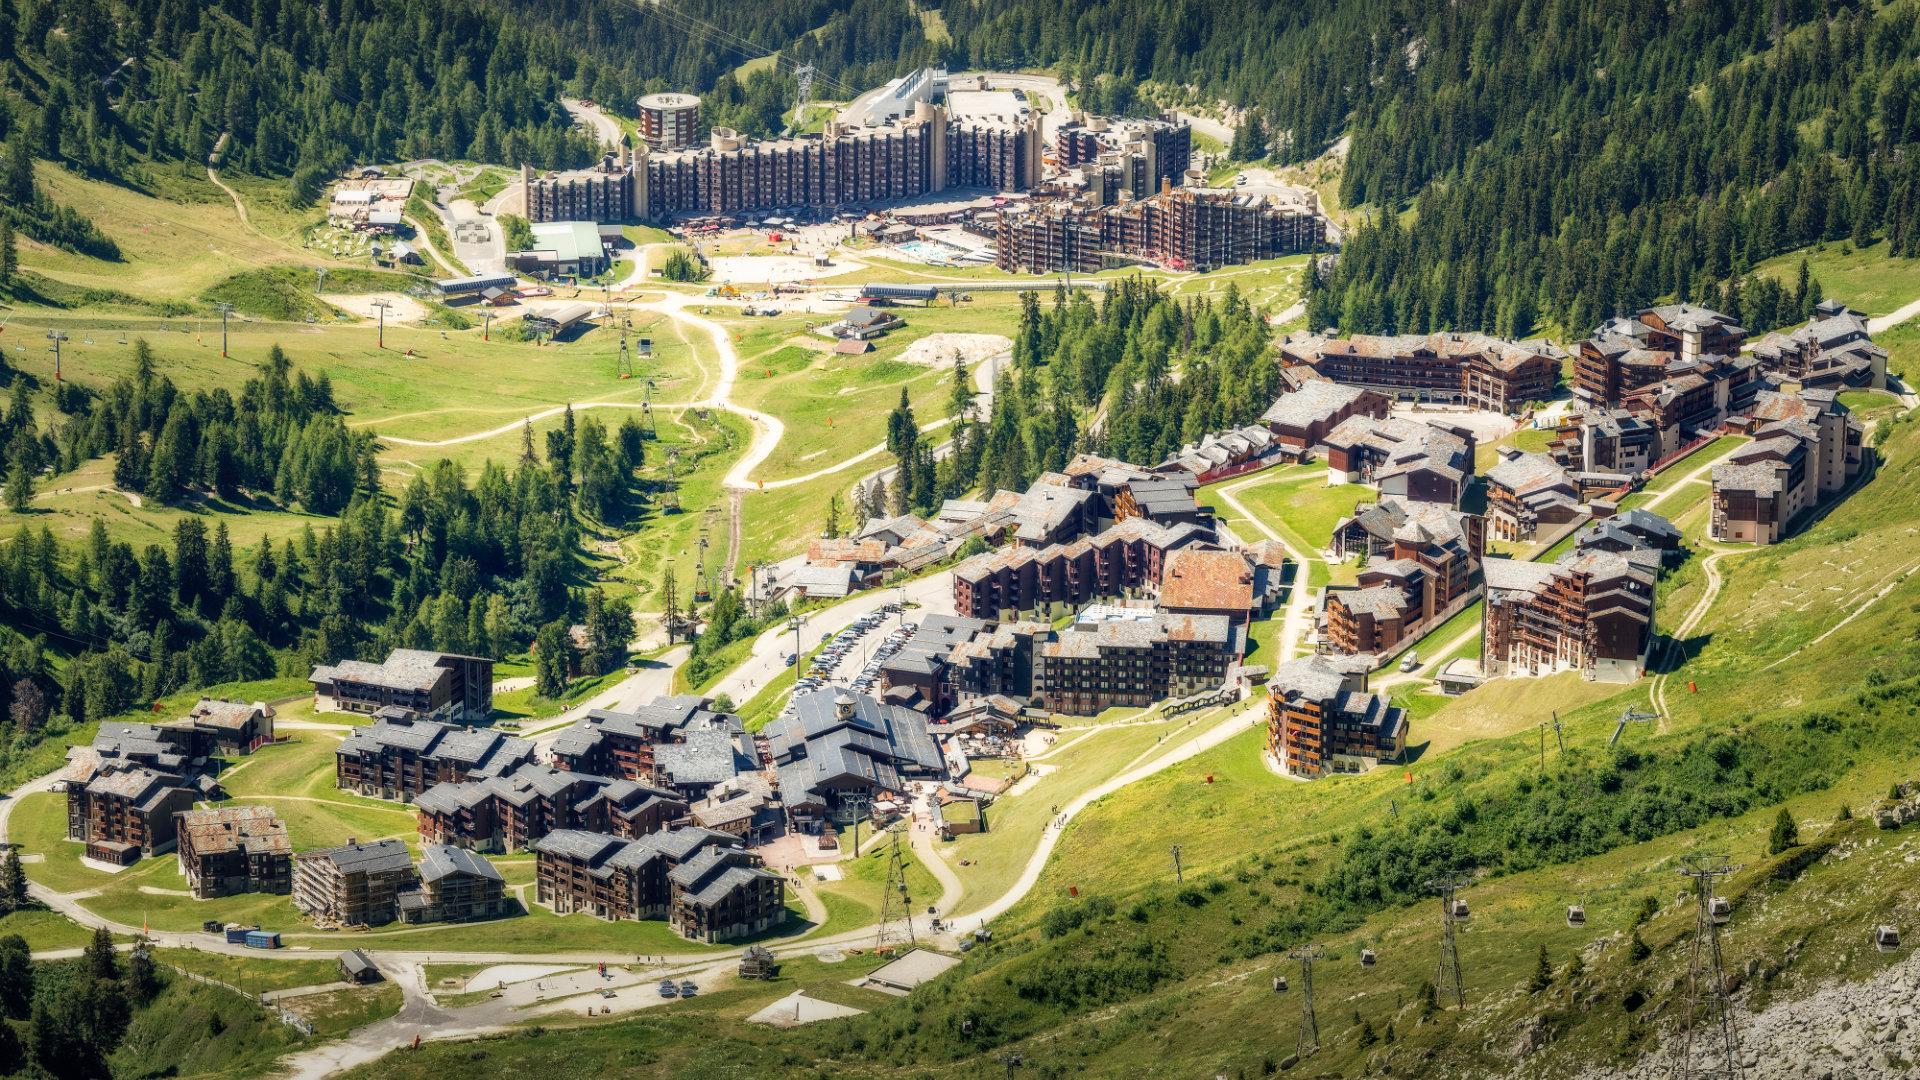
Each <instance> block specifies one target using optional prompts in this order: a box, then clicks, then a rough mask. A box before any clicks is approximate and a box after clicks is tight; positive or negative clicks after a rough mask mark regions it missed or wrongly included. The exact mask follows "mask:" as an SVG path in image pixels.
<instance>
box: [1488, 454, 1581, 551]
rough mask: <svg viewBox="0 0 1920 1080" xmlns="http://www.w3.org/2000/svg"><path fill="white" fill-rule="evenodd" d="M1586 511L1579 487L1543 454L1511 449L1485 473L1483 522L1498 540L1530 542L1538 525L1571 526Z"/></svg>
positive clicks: (1565, 472) (1557, 463) (1565, 471)
mask: <svg viewBox="0 0 1920 1080" xmlns="http://www.w3.org/2000/svg"><path fill="white" fill-rule="evenodd" d="M1585 512H1586V511H1585V510H1584V509H1583V507H1582V498H1581V490H1580V485H1579V484H1578V483H1576V482H1575V480H1574V478H1573V477H1572V476H1570V475H1568V473H1567V470H1566V469H1565V468H1563V467H1562V466H1561V465H1560V463H1559V462H1557V461H1555V460H1553V458H1551V457H1549V456H1547V455H1546V454H1536V453H1531V452H1529V451H1524V450H1517V449H1513V448H1511V447H1507V448H1503V449H1502V450H1501V451H1500V460H1499V461H1498V462H1497V463H1496V464H1495V465H1494V466H1493V467H1492V468H1490V469H1488V470H1487V522H1488V526H1489V527H1490V528H1491V529H1492V530H1493V535H1494V536H1495V537H1496V538H1498V539H1501V540H1511V541H1518V542H1524V541H1529V540H1532V539H1533V537H1534V534H1535V532H1537V531H1538V530H1539V528H1540V526H1542V525H1547V526H1556V525H1567V524H1571V523H1572V522H1573V521H1574V520H1575V519H1577V518H1579V517H1580V516H1581V515H1582V514H1584V513H1585Z"/></svg>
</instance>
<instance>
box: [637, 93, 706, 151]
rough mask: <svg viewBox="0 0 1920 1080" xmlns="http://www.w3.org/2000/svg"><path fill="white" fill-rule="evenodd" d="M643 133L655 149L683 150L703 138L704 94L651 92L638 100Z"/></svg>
mask: <svg viewBox="0 0 1920 1080" xmlns="http://www.w3.org/2000/svg"><path fill="white" fill-rule="evenodd" d="M635 104H636V106H637V107H638V109H639V113H638V115H639V118H640V124H639V128H640V137H641V138H642V139H644V140H646V143H647V145H648V146H649V147H651V148H652V149H653V150H655V151H662V150H683V149H685V148H687V147H689V146H692V145H693V144H694V143H696V142H698V141H699V140H700V98H699V97H698V96H697V95H694V94H647V95H645V96H643V97H642V98H641V99H640V100H639V101H638V102H636V103H635Z"/></svg>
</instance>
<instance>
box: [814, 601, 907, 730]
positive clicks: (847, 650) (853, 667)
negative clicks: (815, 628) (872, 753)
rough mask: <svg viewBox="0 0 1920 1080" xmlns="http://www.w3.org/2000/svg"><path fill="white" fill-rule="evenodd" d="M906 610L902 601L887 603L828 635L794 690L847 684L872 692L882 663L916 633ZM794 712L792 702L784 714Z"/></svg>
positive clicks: (851, 687)
mask: <svg viewBox="0 0 1920 1080" xmlns="http://www.w3.org/2000/svg"><path fill="white" fill-rule="evenodd" d="M904 610H905V609H904V607H903V606H902V605H900V604H897V603H896V604H887V605H885V606H884V607H882V608H880V610H878V611H875V612H872V613H870V614H867V615H862V616H861V617H860V618H858V619H856V620H854V622H853V623H852V625H850V626H847V627H845V628H843V629H842V630H840V631H839V632H838V633H836V634H834V635H833V636H832V637H831V638H828V639H827V644H826V646H825V647H824V648H822V649H821V650H820V653H819V655H817V656H815V657H814V658H813V660H812V662H811V663H810V664H809V665H808V666H807V670H806V671H805V672H804V673H803V674H802V675H801V676H800V678H799V680H798V681H797V682H796V683H795V684H794V688H793V692H794V693H795V694H796V695H798V694H805V693H808V692H809V691H813V690H820V689H824V688H825V687H828V686H844V687H847V688H848V689H850V690H853V691H854V692H856V693H861V694H866V693H872V692H873V691H874V688H875V687H876V686H877V685H878V680H879V675H880V665H882V664H884V663H886V662H887V659H888V658H889V657H891V656H892V655H893V654H894V653H896V652H898V651H899V650H900V646H901V645H903V644H905V642H906V640H907V638H908V637H909V636H911V635H912V633H913V628H912V627H911V626H908V625H906V622H905V620H904V619H902V618H900V615H901V612H902V611H904ZM889 624H891V626H892V628H891V629H888V626H889ZM792 711H793V705H792V703H791V702H789V703H788V705H787V709H786V711H785V712H784V713H783V714H782V715H783V716H784V715H790V714H791V713H792Z"/></svg>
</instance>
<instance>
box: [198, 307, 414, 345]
mask: <svg viewBox="0 0 1920 1080" xmlns="http://www.w3.org/2000/svg"><path fill="white" fill-rule="evenodd" d="M392 306H393V305H392V304H389V303H387V302H386V301H385V300H375V301H374V302H373V308H374V310H375V311H376V312H378V313H379V318H380V338H379V346H380V347H381V348H383V349H384V348H386V347H387V309H388V308H390V307H392ZM223 355H224V354H223Z"/></svg>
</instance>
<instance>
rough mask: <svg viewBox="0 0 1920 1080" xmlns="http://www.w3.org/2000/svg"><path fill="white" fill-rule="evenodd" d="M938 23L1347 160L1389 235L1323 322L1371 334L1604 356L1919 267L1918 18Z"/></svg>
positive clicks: (1391, 15)
mask: <svg viewBox="0 0 1920 1080" xmlns="http://www.w3.org/2000/svg"><path fill="white" fill-rule="evenodd" d="M942 11H943V15H944V17H945V19H946V23H947V26H948V27H949V29H950V30H951V31H952V33H953V35H954V38H955V48H956V50H957V51H959V52H960V53H961V54H962V55H963V56H964V61H965V62H967V63H972V64H981V65H1004V64H1037V63H1048V62H1052V61H1057V60H1065V61H1067V62H1068V64H1069V67H1070V69H1071V70H1074V71H1077V72H1079V81H1081V82H1082V83H1089V82H1090V81H1091V77H1092V76H1093V75H1095V74H1106V75H1109V76H1115V77H1119V78H1122V79H1128V80H1152V81H1153V82H1154V83H1156V84H1158V85H1159V86H1160V87H1164V88H1181V90H1180V92H1181V93H1182V94H1183V95H1184V94H1185V92H1186V88H1191V89H1192V91H1193V92H1194V94H1195V95H1196V96H1198V97H1199V98H1201V99H1202V100H1215V99H1224V100H1226V101H1228V102H1229V103H1231V104H1233V105H1236V106H1239V107H1241V108H1244V109H1247V110H1249V111H1250V113H1251V118H1250V123H1251V124H1253V125H1258V126H1259V127H1260V128H1262V129H1263V132H1262V133H1263V134H1264V135H1266V136H1267V138H1266V139H1265V142H1266V144H1267V146H1266V147H1263V149H1267V148H1270V150H1271V153H1272V154H1273V155H1274V156H1275V157H1276V158H1277V159H1279V160H1281V161H1283V162H1295V161H1301V160H1304V159H1307V158H1310V157H1313V156H1316V155H1318V154H1320V153H1322V152H1323V151H1325V150H1326V149H1327V148H1328V147H1329V146H1330V145H1331V144H1332V143H1333V142H1334V141H1335V140H1336V139H1338V138H1340V137H1341V136H1343V135H1347V136H1351V144H1350V146H1349V147H1348V152H1347V155H1346V164H1345V168H1344V171H1343V173H1342V191H1341V195H1342V199H1343V201H1344V202H1345V203H1346V204H1347V205H1349V206H1361V205H1365V206H1367V207H1370V208H1371V209H1372V211H1373V212H1372V215H1371V216H1372V221H1371V223H1369V224H1363V225H1361V226H1360V227H1358V228H1357V229H1354V230H1352V231H1350V232H1349V234H1348V236H1347V242H1346V245H1345V251H1344V253H1343V256H1342V258H1341V260H1340V262H1339V264H1338V267H1337V268H1336V269H1334V270H1333V272H1332V273H1331V274H1330V275H1328V277H1327V279H1326V280H1325V282H1324V283H1323V289H1324V292H1325V293H1326V296H1325V297H1324V299H1322V300H1321V301H1320V303H1319V305H1318V306H1317V307H1316V309H1315V313H1316V321H1318V320H1321V319H1324V320H1326V321H1328V322H1337V323H1339V324H1340V325H1341V326H1342V327H1343V328H1344V329H1347V330H1350V331H1423V330H1428V329H1433V328H1445V327H1455V328H1467V327H1471V328H1479V329H1486V330H1495V331H1499V332H1503V333H1520V334H1524V333H1526V332H1528V331H1530V330H1531V329H1533V327H1534V326H1535V324H1536V323H1537V322H1539V321H1541V320H1551V321H1553V322H1556V323H1558V324H1559V325H1560V327H1561V328H1562V329H1566V330H1571V331H1573V332H1577V333H1584V332H1585V331H1586V330H1588V329H1590V328H1591V327H1592V326H1593V325H1594V324H1595V323H1597V322H1599V321H1600V320H1602V319H1604V318H1606V317H1608V316H1611V315H1613V314H1616V313H1619V312H1624V311H1629V310H1632V309H1634V308H1636V307H1638V306H1641V305H1644V304H1646V303H1648V302H1650V301H1653V300H1655V299H1659V298H1667V297H1673V298H1680V299H1694V300H1700V301H1702V302H1705V301H1706V300H1707V298H1708V297H1710V296H1711V295H1713V292H1714V291H1715V290H1724V289H1726V288H1727V287H1728V286H1727V283H1728V282H1730V281H1732V280H1735V279H1738V278H1741V277H1743V276H1744V275H1745V274H1746V273H1747V271H1748V270H1749V269H1750V268H1751V267H1752V266H1753V265H1754V264H1755V263H1757V262H1759V261H1761V260H1763V259H1765V258H1768V257H1770V256H1773V255H1776V254H1779V253H1781V252H1784V251H1790V250H1792V249H1794V248H1797V247H1801V246H1804V245H1807V244H1811V243H1816V242H1820V241H1829V242H1839V241H1850V242H1851V243H1853V244H1854V245H1856V246H1858V245H1862V244H1865V243H1868V242H1870V241H1874V240H1877V239H1883V238H1884V239H1886V240H1888V241H1890V246H1891V248H1892V250H1893V252H1894V253H1895V254H1899V255H1914V254H1920V154H1916V153H1914V152H1913V151H1914V146H1913V144H1914V143H1915V142H1916V140H1920V109H1917V108H1916V107H1915V89H1916V86H1920V23H1916V22H1915V20H1913V18H1912V17H1911V13H1910V12H1907V11H1906V10H1905V9H1904V8H1903V7H1901V6H1899V5H1889V4H1881V3H1874V2H1871V0H1862V2H1834V3H1826V2H1820V3H1816V2H1814V0H1730V2H1712V3H1709V2H1705V0H1697V2H1688V3H1682V4H1678V5H1668V4H1664V3H1654V2H1651V0H1634V2H1628V3H1614V2H1602V0H1574V2H1572V3H1547V2H1542V0H1496V2H1492V3H1484V4H1406V3H1401V2H1398V0H1343V2H1338V3H1336V2H1334V0H1310V2H1307V3H1302V4H1291V5H1284V6H1281V7H1275V6H1273V5H1269V4H1261V3H1254V2H1251V0H1179V2H1163V3H1153V2H1149V3H1138V2H1135V0H1092V2H1090V3H1084V4H1073V5H1059V4H1051V3H1045V2H1042V0H982V2H979V3H966V4H958V3H956V4H949V5H945V6H944V7H943V9H942ZM1251 141H1252V140H1249V142H1251ZM1241 150H1242V151H1243V152H1245V151H1247V150H1249V146H1248V145H1246V144H1244V143H1243V145H1242V146H1241ZM1408 209H1410V210H1413V211H1415V212H1414V213H1413V214H1411V215H1409V217H1408V219H1407V220H1401V219H1400V217H1399V211H1402V210H1408Z"/></svg>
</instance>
